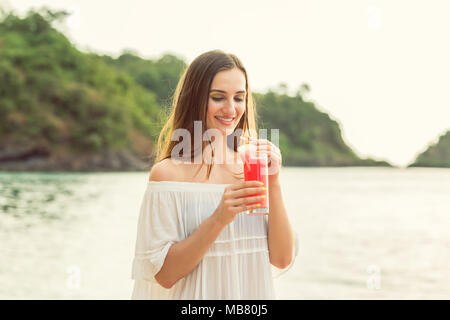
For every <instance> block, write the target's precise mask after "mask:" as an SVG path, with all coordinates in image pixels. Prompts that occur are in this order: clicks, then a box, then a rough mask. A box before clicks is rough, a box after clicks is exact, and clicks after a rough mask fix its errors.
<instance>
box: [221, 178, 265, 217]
mask: <svg viewBox="0 0 450 320" xmlns="http://www.w3.org/2000/svg"><path fill="white" fill-rule="evenodd" d="M264 191H265V190H264V187H263V186H261V183H260V182H259V181H239V182H237V183H235V184H232V185H229V186H226V187H225V191H224V193H223V196H222V200H221V201H220V204H219V206H218V207H217V209H216V211H214V213H213V216H215V217H216V218H217V220H218V221H219V222H220V223H221V224H223V225H227V224H229V223H230V222H231V221H233V220H234V217H236V215H237V214H238V213H241V212H244V211H247V210H252V209H256V208H258V207H259V205H258V204H256V203H255V202H261V200H262V199H263V198H262V197H261V196H262V194H261V193H264ZM253 194H260V195H258V196H253V197H246V196H248V195H253Z"/></svg>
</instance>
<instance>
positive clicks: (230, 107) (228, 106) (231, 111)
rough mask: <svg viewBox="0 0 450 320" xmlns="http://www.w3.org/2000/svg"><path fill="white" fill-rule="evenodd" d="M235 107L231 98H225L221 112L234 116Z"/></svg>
mask: <svg viewBox="0 0 450 320" xmlns="http://www.w3.org/2000/svg"><path fill="white" fill-rule="evenodd" d="M235 109H236V107H235V105H234V102H233V99H231V101H230V100H227V103H226V104H225V107H224V108H223V114H224V115H227V116H230V117H234V116H235V115H236V112H235Z"/></svg>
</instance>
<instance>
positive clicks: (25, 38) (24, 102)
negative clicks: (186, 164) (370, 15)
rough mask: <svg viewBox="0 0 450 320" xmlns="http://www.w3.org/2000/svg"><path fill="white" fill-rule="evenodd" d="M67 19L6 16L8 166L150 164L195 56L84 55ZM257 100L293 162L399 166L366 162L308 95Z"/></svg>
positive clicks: (0, 113) (2, 123) (3, 142)
mask: <svg viewBox="0 0 450 320" xmlns="http://www.w3.org/2000/svg"><path fill="white" fill-rule="evenodd" d="M66 16H67V14H66V13H64V12H52V11H49V10H46V9H40V10H38V11H29V12H28V14H27V15H26V16H25V17H24V18H20V17H18V16H16V15H15V14H14V13H9V14H7V15H5V16H4V17H3V18H2V19H0V170H79V171H90V170H141V169H146V168H148V165H150V164H151V161H152V158H151V156H150V155H151V154H152V151H153V147H154V145H155V143H156V139H157V136H158V134H159V131H160V130H161V128H162V124H163V121H164V119H166V116H167V111H168V110H167V106H168V105H170V99H171V97H172V94H173V91H174V89H175V86H176V84H177V82H178V79H179V76H180V75H181V73H182V71H183V70H184V69H185V67H186V62H185V61H183V60H182V59H180V58H178V57H176V56H174V55H171V54H166V55H163V56H162V57H161V58H160V59H157V60H149V59H143V58H141V57H139V56H138V55H136V54H134V53H132V52H129V51H128V52H124V53H123V54H122V55H121V56H120V57H118V58H112V57H109V56H104V55H98V54H95V53H84V52H81V51H79V50H78V49H77V48H76V47H75V46H74V45H73V44H72V43H71V42H70V41H69V40H68V39H67V38H66V37H65V36H64V34H62V33H61V32H60V31H58V30H57V29H56V28H55V27H54V25H55V24H57V23H59V22H60V21H63V20H64V18H65V17H66ZM255 99H256V102H257V107H258V113H259V119H258V120H259V123H260V124H261V126H260V127H262V128H267V129H270V128H280V149H281V151H282V153H283V163H284V164H285V165H297V166H336V165H339V166H340V165H345V166H349V165H389V164H388V163H386V162H383V161H375V160H372V159H359V158H358V156H357V155H355V154H354V152H353V151H352V150H351V149H350V148H349V147H348V146H347V145H346V144H345V143H344V142H343V140H342V138H341V132H340V128H339V125H338V124H337V123H336V122H335V121H333V120H331V119H330V117H329V116H328V115H327V114H325V113H323V112H320V111H319V110H317V108H316V107H315V105H314V104H313V103H312V102H307V101H304V100H303V98H302V96H301V94H300V93H299V94H298V95H297V96H295V97H290V96H287V95H285V94H279V93H275V92H273V91H269V92H267V93H264V94H263V93H255ZM269 132H270V130H269ZM269 138H270V137H269ZM146 164H147V166H146Z"/></svg>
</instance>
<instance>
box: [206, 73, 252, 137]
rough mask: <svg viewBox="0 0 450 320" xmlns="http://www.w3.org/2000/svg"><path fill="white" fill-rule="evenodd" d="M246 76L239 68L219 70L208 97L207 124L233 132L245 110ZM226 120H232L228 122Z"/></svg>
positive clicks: (210, 127)
mask: <svg viewBox="0 0 450 320" xmlns="http://www.w3.org/2000/svg"><path fill="white" fill-rule="evenodd" d="M246 94H247V93H246V92H245V76H244V73H243V72H242V71H241V70H239V69H238V68H234V69H230V70H224V71H220V72H218V73H217V74H216V75H215V77H214V79H213V81H212V84H211V88H210V91H209V97H208V110H207V115H206V126H207V127H208V129H212V128H216V129H218V130H220V132H222V133H223V134H224V135H225V134H227V131H228V134H231V133H232V132H233V130H234V129H235V128H236V125H237V124H238V123H239V121H240V119H241V117H242V115H243V114H244V112H245V95H246ZM226 120H230V121H229V122H226Z"/></svg>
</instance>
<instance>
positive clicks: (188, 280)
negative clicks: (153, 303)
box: [132, 181, 298, 300]
mask: <svg viewBox="0 0 450 320" xmlns="http://www.w3.org/2000/svg"><path fill="white" fill-rule="evenodd" d="M226 186H227V184H209V183H200V182H180V181H149V182H148V184H147V188H146V190H145V193H144V197H143V200H142V204H141V209H140V215H139V221H138V226H137V239H136V248H135V256H134V259H133V266H132V279H134V289H133V293H132V299H214V300H217V299H275V298H276V297H275V292H274V285H273V278H274V277H275V276H276V275H279V274H281V273H282V272H284V271H286V270H288V269H289V268H290V266H292V264H293V262H294V259H295V257H296V255H297V250H298V241H297V234H296V243H295V251H294V252H293V257H294V259H293V261H292V263H291V265H290V266H289V267H287V268H285V269H284V270H280V269H277V268H275V267H273V266H271V264H270V262H269V251H268V245H267V224H268V217H267V216H249V215H247V214H245V213H241V214H238V215H237V216H236V218H235V219H234V220H233V222H231V223H230V224H228V225H227V226H226V227H225V228H224V229H223V230H222V232H221V234H220V235H219V237H218V238H217V239H216V241H215V242H214V243H213V245H212V246H211V247H210V248H209V250H208V251H207V253H206V254H205V256H204V257H203V259H202V260H201V262H200V263H199V264H198V265H197V267H195V269H194V270H192V272H190V273H189V274H187V275H186V276H185V277H183V278H182V279H180V280H178V281H177V282H176V283H175V284H174V285H173V286H172V287H171V288H170V289H166V288H164V287H162V286H161V285H160V284H159V283H158V282H157V281H156V280H155V275H156V274H157V273H158V272H159V270H160V269H161V267H162V265H163V263H164V259H165V257H166V255H167V252H168V251H169V248H170V246H171V245H172V244H174V243H176V242H178V241H182V240H183V239H185V238H187V237H188V236H189V235H190V234H191V233H192V232H194V230H196V229H197V228H198V227H199V225H200V224H201V223H202V222H203V221H204V220H205V219H206V218H207V217H208V216H210V215H211V214H212V213H213V212H214V211H215V209H216V208H217V206H218V205H219V203H220V200H221V199H222V195H223V192H224V189H225V187H226Z"/></svg>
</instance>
